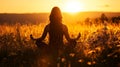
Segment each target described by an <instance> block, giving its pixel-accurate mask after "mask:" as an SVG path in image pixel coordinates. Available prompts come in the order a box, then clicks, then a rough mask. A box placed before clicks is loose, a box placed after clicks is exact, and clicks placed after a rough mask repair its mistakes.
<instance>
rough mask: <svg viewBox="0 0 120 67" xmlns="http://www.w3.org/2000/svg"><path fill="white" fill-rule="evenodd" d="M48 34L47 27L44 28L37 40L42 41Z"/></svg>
mask: <svg viewBox="0 0 120 67" xmlns="http://www.w3.org/2000/svg"><path fill="white" fill-rule="evenodd" d="M47 32H48V25H47V26H46V27H45V29H44V31H43V34H42V36H41V37H40V38H39V40H41V41H42V40H44V39H45V37H46V35H47Z"/></svg>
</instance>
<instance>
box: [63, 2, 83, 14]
mask: <svg viewBox="0 0 120 67" xmlns="http://www.w3.org/2000/svg"><path fill="white" fill-rule="evenodd" d="M82 10H83V5H82V4H81V3H80V2H79V1H76V0H72V1H70V0H69V1H68V2H66V4H65V7H64V11H65V12H69V13H76V12H80V11H82Z"/></svg>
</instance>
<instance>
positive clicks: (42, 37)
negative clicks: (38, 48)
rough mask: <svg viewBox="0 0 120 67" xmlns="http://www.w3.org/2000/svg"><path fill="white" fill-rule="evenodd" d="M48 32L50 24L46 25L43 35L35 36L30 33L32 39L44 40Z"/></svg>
mask: <svg viewBox="0 0 120 67" xmlns="http://www.w3.org/2000/svg"><path fill="white" fill-rule="evenodd" d="M47 32H48V25H47V26H46V27H45V29H44V31H43V34H42V36H41V37H40V38H37V39H36V38H34V37H33V36H32V35H30V38H31V39H32V40H40V41H42V40H44V39H45V37H46V35H47Z"/></svg>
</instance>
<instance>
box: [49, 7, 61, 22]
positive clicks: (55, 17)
mask: <svg viewBox="0 0 120 67" xmlns="http://www.w3.org/2000/svg"><path fill="white" fill-rule="evenodd" d="M49 20H50V22H51V23H60V22H61V21H62V14H61V10H60V8H59V7H53V8H52V10H51V14H50V17H49Z"/></svg>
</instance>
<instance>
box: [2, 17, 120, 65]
mask: <svg viewBox="0 0 120 67" xmlns="http://www.w3.org/2000/svg"><path fill="white" fill-rule="evenodd" d="M90 20H91V19H90ZM90 20H86V21H78V22H75V21H72V22H70V23H64V24H65V25H67V27H68V29H69V34H70V36H71V37H72V38H74V37H76V36H77V34H78V33H80V34H81V37H80V39H79V40H78V41H77V44H76V46H75V48H73V49H71V50H74V53H73V52H71V53H69V56H70V58H69V60H70V61H71V60H72V61H71V63H70V65H69V67H120V23H113V22H112V21H105V22H104V23H102V22H101V21H100V20H98V21H97V23H96V22H95V21H93V20H91V21H90ZM65 21H67V20H65ZM119 22H120V21H119ZM46 24H48V23H47V22H46V23H39V24H20V23H16V24H12V25H9V24H1V25H0V32H1V33H0V67H48V65H49V64H50V58H49V57H48V56H47V55H44V56H42V55H41V54H40V53H41V51H40V49H39V48H38V47H37V46H36V45H35V42H34V41H32V40H31V39H30V34H32V35H33V36H34V37H35V38H39V37H40V36H41V34H42V32H43V30H44V27H45V25H46ZM48 37H49V36H47V37H46V39H45V42H46V43H48ZM64 42H65V43H67V41H66V40H65V39H64ZM62 59H63V61H62V62H63V63H65V61H66V58H62Z"/></svg>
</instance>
